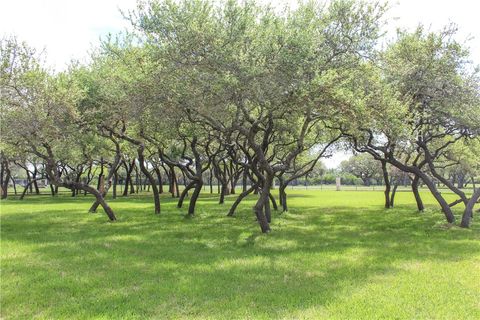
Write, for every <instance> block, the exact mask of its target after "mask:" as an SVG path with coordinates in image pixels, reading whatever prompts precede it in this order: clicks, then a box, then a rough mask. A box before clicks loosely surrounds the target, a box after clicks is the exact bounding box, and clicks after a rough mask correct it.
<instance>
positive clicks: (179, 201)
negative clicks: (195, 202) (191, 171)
mask: <svg viewBox="0 0 480 320" xmlns="http://www.w3.org/2000/svg"><path fill="white" fill-rule="evenodd" d="M196 184H197V182H196V181H192V182H190V183H189V184H188V185H187V186H186V187H185V189H183V191H182V194H181V195H180V198H179V199H178V203H177V208H181V207H182V205H183V201H184V199H185V198H186V197H187V195H188V191H189V190H190V189H192V188H193V187H195V185H196Z"/></svg>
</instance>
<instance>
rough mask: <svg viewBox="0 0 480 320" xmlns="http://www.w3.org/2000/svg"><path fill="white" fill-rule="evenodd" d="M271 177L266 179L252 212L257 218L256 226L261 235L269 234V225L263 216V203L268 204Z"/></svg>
mask: <svg viewBox="0 0 480 320" xmlns="http://www.w3.org/2000/svg"><path fill="white" fill-rule="evenodd" d="M272 178H273V177H268V176H267V177H266V179H265V182H264V185H263V187H262V190H261V192H260V197H259V198H258V200H257V203H256V204H255V206H254V212H255V215H256V217H257V221H258V224H259V225H260V229H261V230H262V232H263V233H268V232H270V225H269V223H268V219H267V217H266V215H265V214H264V211H263V210H264V209H265V202H269V198H268V194H269V192H270V186H271V180H272Z"/></svg>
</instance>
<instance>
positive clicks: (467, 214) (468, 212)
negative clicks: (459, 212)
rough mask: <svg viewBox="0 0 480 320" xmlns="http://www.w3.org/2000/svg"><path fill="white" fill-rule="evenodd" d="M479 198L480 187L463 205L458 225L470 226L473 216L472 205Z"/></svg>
mask: <svg viewBox="0 0 480 320" xmlns="http://www.w3.org/2000/svg"><path fill="white" fill-rule="evenodd" d="M479 198H480V188H478V189H477V190H476V191H475V193H474V194H473V195H472V197H471V198H470V200H468V202H467V206H466V207H465V211H464V212H463V216H462V222H461V223H460V227H462V228H468V227H470V222H471V221H472V217H473V207H474V206H475V203H476V202H477V201H478V199H479Z"/></svg>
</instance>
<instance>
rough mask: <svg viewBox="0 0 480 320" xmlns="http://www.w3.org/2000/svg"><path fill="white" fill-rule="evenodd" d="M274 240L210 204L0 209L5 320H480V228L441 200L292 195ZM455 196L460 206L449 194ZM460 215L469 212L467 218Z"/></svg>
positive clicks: (145, 200) (7, 205)
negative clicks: (113, 216)
mask: <svg viewBox="0 0 480 320" xmlns="http://www.w3.org/2000/svg"><path fill="white" fill-rule="evenodd" d="M288 193H289V196H290V194H292V197H291V198H290V200H291V203H290V211H289V212H287V213H282V214H281V213H279V212H274V217H273V223H272V232H271V233H270V234H268V235H263V234H261V233H260V231H259V229H258V225H257V224H256V221H255V218H254V217H253V215H252V213H251V207H252V205H253V203H254V201H255V197H253V196H252V197H251V198H248V199H247V200H246V201H245V202H244V203H242V204H241V206H240V207H239V209H238V211H237V213H236V216H235V217H234V218H227V217H225V215H226V213H227V212H228V209H229V205H230V204H231V203H232V202H233V200H234V199H235V197H234V196H229V197H227V201H226V203H225V204H224V205H217V204H216V203H215V201H214V197H212V196H211V195H209V194H205V195H202V198H201V199H200V203H199V204H198V208H199V210H198V211H197V212H196V216H195V217H193V218H191V219H185V213H186V210H187V209H177V208H176V207H175V201H174V200H172V199H171V198H169V197H167V196H164V197H162V201H163V202H162V210H163V211H162V214H161V215H155V214H154V213H153V210H152V209H153V204H152V203H151V201H149V200H150V198H149V197H148V195H139V196H133V197H129V198H128V201H127V200H126V199H123V198H119V199H116V200H111V201H110V202H111V206H112V207H114V208H115V210H116V212H117V214H118V221H116V222H114V223H111V222H106V218H105V216H104V215H103V213H101V212H99V213H97V214H90V213H87V210H88V207H89V204H90V202H91V199H92V198H91V197H86V198H84V197H78V198H67V197H58V198H54V199H52V198H48V197H30V198H28V199H27V200H25V201H23V202H20V201H17V200H12V199H9V200H7V201H4V202H2V204H1V205H2V215H1V223H2V225H1V227H2V228H1V232H2V234H1V236H2V243H1V249H2V250H1V257H2V261H1V267H2V283H1V291H2V301H1V303H2V305H1V307H2V308H1V309H2V317H5V318H7V319H15V318H35V317H39V318H65V319H84V318H105V319H119V318H122V319H137V318H197V319H211V318H214V319H228V318H234V319H237V318H265V319H281V318H284V319H291V318H308V319H318V318H331V319H352V318H361V319H371V318H382V317H383V318H389V317H391V316H392V315H393V314H394V315H395V317H396V318H399V319H411V318H414V317H417V318H444V319H459V318H461V319H474V318H478V317H479V316H480V307H479V305H478V295H479V292H480V232H479V231H480V229H479V226H478V225H477V224H476V223H475V222H474V224H473V227H472V228H471V229H469V230H465V229H460V228H456V227H455V228H448V229H446V228H442V227H440V226H441V224H442V223H443V224H444V219H443V217H442V214H441V213H440V212H439V210H438V208H437V207H436V206H435V203H434V201H433V199H432V198H431V197H429V196H428V195H427V194H426V193H425V194H424V195H423V196H424V198H425V203H426V204H427V210H426V212H425V213H422V214H419V213H417V212H416V210H415V204H414V202H413V197H412V196H411V194H409V193H400V194H399V195H398V199H397V207H396V208H395V209H391V210H385V209H383V207H382V205H381V204H382V193H381V192H354V191H349V192H335V191H321V190H288ZM452 197H453V196H452ZM458 213H459V214H460V212H458Z"/></svg>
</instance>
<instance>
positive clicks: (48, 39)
mask: <svg viewBox="0 0 480 320" xmlns="http://www.w3.org/2000/svg"><path fill="white" fill-rule="evenodd" d="M264 2H266V0H265V1H264ZM285 2H289V3H291V4H294V3H295V2H296V1H294V0H284V1H274V0H272V3H279V4H281V3H285ZM135 4H136V1H135V0H77V1H74V0H0V36H5V35H12V34H15V35H16V36H17V37H18V38H19V39H20V40H24V41H26V42H27V43H29V44H30V45H31V46H34V47H36V48H38V49H39V50H43V49H45V50H46V58H47V63H48V64H49V65H51V66H52V67H54V68H55V69H56V70H62V69H63V68H65V66H66V64H67V63H68V62H69V61H70V60H71V59H73V58H75V59H80V60H83V59H85V58H86V57H87V52H88V50H89V49H90V48H91V47H92V46H94V45H96V44H98V40H99V38H100V37H102V36H105V35H107V34H108V33H109V32H110V33H116V32H118V31H121V30H123V29H125V28H126V27H128V22H126V21H125V20H124V19H123V18H122V15H121V13H120V11H119V9H122V10H124V11H126V10H129V9H133V8H134V7H135ZM390 6H391V7H392V8H391V10H390V12H389V14H388V17H389V19H388V20H389V31H390V32H392V31H393V30H395V29H396V28H397V27H402V28H407V29H412V28H414V27H415V26H416V25H417V24H418V23H422V24H424V25H425V26H427V27H431V28H432V29H433V30H438V29H441V28H442V27H443V26H444V25H446V24H448V23H449V22H455V23H456V24H457V25H458V26H459V29H460V30H459V36H460V39H459V40H464V39H467V38H471V37H473V39H472V40H470V42H469V46H470V48H471V53H472V58H473V60H474V61H475V62H476V63H477V64H479V63H480V15H479V12H480V1H475V0H455V1H451V0H391V1H390ZM348 157H349V155H346V154H344V153H335V155H334V156H333V157H332V158H330V159H326V160H324V162H325V164H326V165H327V167H329V168H331V167H336V166H337V165H338V164H339V163H340V161H342V160H344V159H346V158H348Z"/></svg>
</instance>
